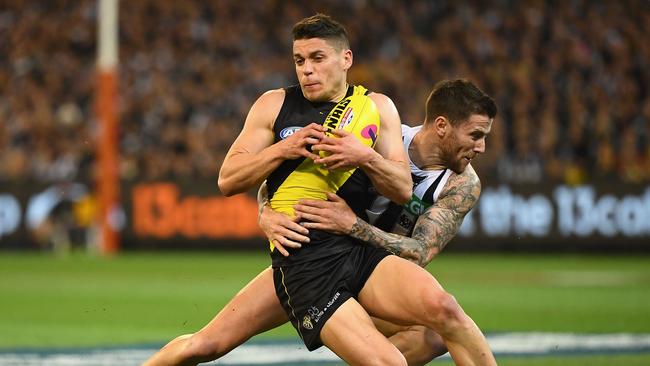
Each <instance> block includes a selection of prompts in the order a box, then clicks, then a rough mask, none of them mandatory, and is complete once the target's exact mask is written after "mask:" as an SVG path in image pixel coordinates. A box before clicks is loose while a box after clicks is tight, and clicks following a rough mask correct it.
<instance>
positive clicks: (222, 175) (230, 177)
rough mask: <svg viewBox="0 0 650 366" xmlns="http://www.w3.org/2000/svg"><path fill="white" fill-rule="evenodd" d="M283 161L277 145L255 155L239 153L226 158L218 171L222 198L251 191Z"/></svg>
mask: <svg viewBox="0 0 650 366" xmlns="http://www.w3.org/2000/svg"><path fill="white" fill-rule="evenodd" d="M284 160H285V159H284V157H283V156H282V154H281V151H280V149H279V148H278V146H277V145H271V146H269V147H267V148H266V149H264V150H262V151H261V152H260V153H257V154H253V153H248V152H241V153H235V154H233V155H231V156H228V157H226V160H224V163H223V165H222V166H221V170H220V171H219V181H218V184H219V190H220V191H221V193H222V194H223V195H224V196H232V195H234V194H237V193H242V192H246V191H248V190H250V189H253V188H254V187H256V186H258V185H259V184H260V183H261V182H262V181H264V179H266V178H267V177H268V175H269V174H271V172H273V170H275V169H276V168H277V167H278V166H279V165H280V164H281V163H282V162H283V161H284Z"/></svg>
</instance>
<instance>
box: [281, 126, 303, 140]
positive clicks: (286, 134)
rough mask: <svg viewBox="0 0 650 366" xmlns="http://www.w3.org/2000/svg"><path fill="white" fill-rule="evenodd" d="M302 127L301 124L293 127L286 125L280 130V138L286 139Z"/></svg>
mask: <svg viewBox="0 0 650 366" xmlns="http://www.w3.org/2000/svg"><path fill="white" fill-rule="evenodd" d="M301 128H302V127H300V126H291V127H285V128H283V129H282V131H280V138H281V139H283V140H284V139H286V138H287V137H289V136H291V135H293V134H294V133H296V131H298V130H300V129H301Z"/></svg>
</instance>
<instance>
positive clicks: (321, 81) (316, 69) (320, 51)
mask: <svg viewBox="0 0 650 366" xmlns="http://www.w3.org/2000/svg"><path fill="white" fill-rule="evenodd" d="M293 60H294V64H295V66H296V74H297V75H298V81H299V82H300V88H301V89H302V93H303V95H304V96H305V98H307V99H308V100H310V101H312V102H327V101H332V102H338V101H339V100H340V99H342V98H343V97H344V96H345V93H346V91H347V71H348V69H349V68H350V66H352V51H350V50H349V49H346V50H337V49H336V48H335V47H334V46H333V45H332V43H331V42H329V41H326V40H324V39H321V38H309V39H298V40H295V41H294V42H293Z"/></svg>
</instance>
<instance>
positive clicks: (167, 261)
mask: <svg viewBox="0 0 650 366" xmlns="http://www.w3.org/2000/svg"><path fill="white" fill-rule="evenodd" d="M268 264H269V258H268V256H267V255H265V254H262V253H259V254H255V253H223V252H214V253H195V254H187V253H165V254H124V255H121V256H118V257H115V258H95V257H87V256H84V255H72V256H67V257H54V256H49V255H34V254H11V253H6V252H5V253H2V254H1V255H0V329H1V330H2V333H3V336H0V348H5V349H7V348H16V347H21V348H24V347H40V348H43V347H58V346H67V347H69V346H96V345H100V346H107V345H119V344H143V343H155V344H160V343H162V342H164V341H166V340H169V339H171V338H173V337H174V336H176V335H179V334H182V333H187V332H192V331H194V330H196V329H198V328H200V327H201V326H202V325H203V324H204V323H206V322H207V321H208V320H209V319H211V317H212V316H213V315H214V314H215V313H216V311H217V310H218V309H219V308H220V307H222V306H223V305H224V304H225V302H226V301H227V300H228V299H229V298H230V297H231V296H233V295H234V294H235V293H236V292H237V290H238V289H240V288H241V287H242V286H243V285H244V284H245V283H246V282H248V280H250V279H251V278H252V277H253V276H254V275H255V274H256V273H258V272H259V271H261V270H262V269H263V268H264V267H265V266H267V265H268ZM429 270H430V271H431V272H432V273H434V274H435V276H436V277H437V278H438V279H439V280H440V282H441V283H443V285H444V286H445V287H446V288H447V289H448V290H449V291H450V292H452V293H453V294H454V295H455V296H456V297H457V299H458V300H459V302H460V303H461V304H462V305H463V307H464V308H465V309H466V311H467V312H468V313H469V314H470V315H471V316H472V317H473V318H474V320H475V321H476V322H477V323H478V324H479V326H481V328H482V329H484V330H485V331H486V332H497V331H513V330H514V331H533V330H538V331H559V332H565V331H567V332H568V331H571V332H643V333H650V317H649V316H647V315H648V304H650V291H648V290H649V289H650V257H646V256H634V257H632V256H613V257H612V256H558V255H553V256H531V255H525V256H524V255H516V256H514V255H476V256H469V255H457V254H456V255H454V254H445V255H442V256H441V257H440V258H438V259H436V260H435V261H434V262H433V263H432V264H431V265H430V266H429ZM6 335H10V336H6ZM262 337H264V338H277V337H285V338H286V337H295V333H294V331H293V329H292V328H290V327H288V326H285V327H282V328H279V329H277V330H274V331H272V332H269V333H266V334H264V335H262ZM570 357H574V358H572V360H574V361H575V362H577V363H573V361H572V362H571V363H570V364H584V365H609V364H618V365H641V364H649V363H650V362H648V359H647V357H648V355H622V356H593V357H592V356H589V357H575V356H570ZM609 357H612V359H614V358H616V359H617V360H619V361H616V363H611V362H608V361H607V360H608V359H609ZM562 359H565V358H562ZM642 359H644V360H645V361H644V362H642V361H641V360H642ZM539 360H545V361H539ZM621 360H622V361H621ZM538 361H539V362H538ZM536 362H538V363H536ZM551 362H554V361H553V360H552V359H551V358H543V359H537V358H527V359H526V361H525V362H524V361H521V362H520V361H518V359H515V358H506V359H504V361H503V362H502V363H501V364H502V365H520V364H524V363H526V364H527V365H536V364H539V365H542V364H544V365H556V364H557V365H559V364H563V363H561V362H560V363H551ZM434 364H437V363H434ZM441 364H444V362H443V363H441ZM564 364H567V363H564Z"/></svg>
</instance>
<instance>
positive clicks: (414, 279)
mask: <svg viewBox="0 0 650 366" xmlns="http://www.w3.org/2000/svg"><path fill="white" fill-rule="evenodd" d="M445 295H446V293H445V291H444V290H443V288H442V286H440V284H439V283H438V281H436V279H435V278H433V276H432V275H431V274H430V273H429V272H427V271H426V270H425V269H423V268H422V267H419V266H418V265H416V264H414V263H411V262H409V261H407V260H405V259H402V258H399V257H397V256H393V255H391V256H388V257H386V258H384V259H383V260H382V261H381V262H379V264H378V265H377V267H375V270H374V271H373V273H372V275H371V276H370V277H369V278H368V280H367V281H366V284H365V285H364V287H363V289H362V290H361V292H360V293H359V302H360V303H361V305H362V306H363V307H364V308H365V309H366V310H367V311H368V313H369V314H370V315H372V316H375V317H378V318H381V319H384V320H387V321H390V322H393V323H396V324H399V325H416V324H419V325H429V322H427V321H426V320H427V317H428V315H431V314H427V310H428V309H431V304H433V303H435V302H436V301H438V299H443V298H444V296H445Z"/></svg>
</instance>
